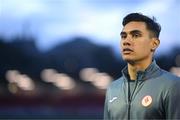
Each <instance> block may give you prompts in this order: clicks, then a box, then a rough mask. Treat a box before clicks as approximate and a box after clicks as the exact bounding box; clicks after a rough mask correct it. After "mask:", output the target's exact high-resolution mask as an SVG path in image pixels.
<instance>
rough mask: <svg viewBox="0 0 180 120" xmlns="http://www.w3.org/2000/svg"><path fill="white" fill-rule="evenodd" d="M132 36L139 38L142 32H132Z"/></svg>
mask: <svg viewBox="0 0 180 120" xmlns="http://www.w3.org/2000/svg"><path fill="white" fill-rule="evenodd" d="M132 37H133V38H138V37H141V34H139V33H134V34H132Z"/></svg>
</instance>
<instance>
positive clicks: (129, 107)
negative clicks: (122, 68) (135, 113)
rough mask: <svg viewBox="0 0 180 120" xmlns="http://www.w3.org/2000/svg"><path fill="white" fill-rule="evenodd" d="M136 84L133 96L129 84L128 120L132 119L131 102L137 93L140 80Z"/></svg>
mask: <svg viewBox="0 0 180 120" xmlns="http://www.w3.org/2000/svg"><path fill="white" fill-rule="evenodd" d="M135 82H136V83H135V87H134V90H133V92H132V94H131V92H130V85H129V82H128V120H130V119H131V114H130V113H131V100H132V97H133V95H134V93H135V91H136V89H137V84H138V80H136V81H135Z"/></svg>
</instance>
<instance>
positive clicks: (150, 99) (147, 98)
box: [141, 95, 152, 107]
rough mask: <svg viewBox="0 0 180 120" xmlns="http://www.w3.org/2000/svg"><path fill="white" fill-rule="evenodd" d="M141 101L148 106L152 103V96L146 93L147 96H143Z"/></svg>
mask: <svg viewBox="0 0 180 120" xmlns="http://www.w3.org/2000/svg"><path fill="white" fill-rule="evenodd" d="M141 103H142V105H143V106H144V107H148V106H149V105H150V104H151V103H152V97H151V96H149V95H146V96H145V97H143V99H142V102H141Z"/></svg>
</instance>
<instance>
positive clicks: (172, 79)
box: [161, 70, 180, 83]
mask: <svg viewBox="0 0 180 120" xmlns="http://www.w3.org/2000/svg"><path fill="white" fill-rule="evenodd" d="M161 77H162V78H163V79H164V80H166V81H169V82H172V83H176V82H180V77H178V76H176V75H174V74H172V73H170V72H168V71H165V70H162V76H161Z"/></svg>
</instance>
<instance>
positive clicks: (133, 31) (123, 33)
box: [120, 30, 142, 35]
mask: <svg viewBox="0 0 180 120" xmlns="http://www.w3.org/2000/svg"><path fill="white" fill-rule="evenodd" d="M129 33H130V34H135V33H139V34H141V33H142V32H141V31H140V30H132V31H130V32H129ZM125 34H127V32H124V31H122V32H121V33H120V35H125Z"/></svg>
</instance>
